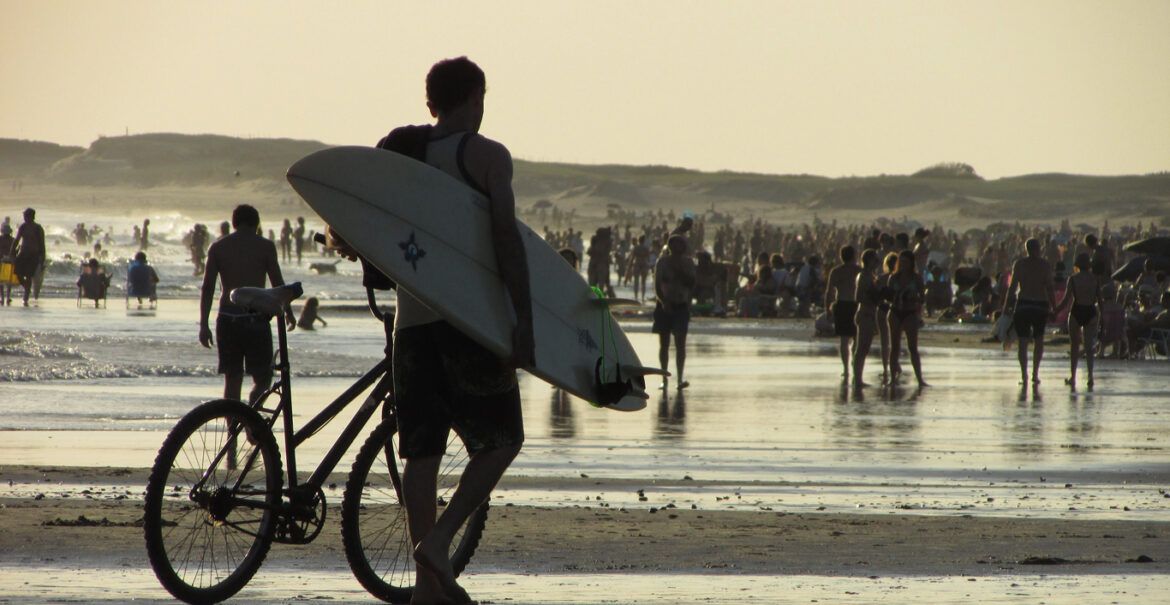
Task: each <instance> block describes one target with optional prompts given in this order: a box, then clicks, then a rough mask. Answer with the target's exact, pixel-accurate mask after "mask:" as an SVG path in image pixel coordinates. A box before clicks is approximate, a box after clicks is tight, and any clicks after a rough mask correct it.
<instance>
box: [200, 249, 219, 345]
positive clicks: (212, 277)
mask: <svg viewBox="0 0 1170 605" xmlns="http://www.w3.org/2000/svg"><path fill="white" fill-rule="evenodd" d="M217 252H218V250H217V248H216V247H215V246H214V245H213V246H212V247H211V250H209V251H208V252H207V264H206V265H204V268H203V287H202V288H201V289H200V293H199V344H202V345H203V346H205V347H210V346H211V345H212V339H211V326H210V324H208V317H209V316H210V315H211V302H212V300H214V299H215V282H216V280H217V279H219V260H217V259H218V258H219V255H218V254H217Z"/></svg>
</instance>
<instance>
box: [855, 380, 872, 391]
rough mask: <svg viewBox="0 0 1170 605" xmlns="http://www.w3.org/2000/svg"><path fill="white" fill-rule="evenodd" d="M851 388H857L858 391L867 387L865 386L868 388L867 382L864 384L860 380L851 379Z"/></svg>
mask: <svg viewBox="0 0 1170 605" xmlns="http://www.w3.org/2000/svg"><path fill="white" fill-rule="evenodd" d="M853 386H854V387H856V388H858V389H860V388H862V387H867V386H869V383H868V382H864V381H862V380H861V379H860V378H854V379H853Z"/></svg>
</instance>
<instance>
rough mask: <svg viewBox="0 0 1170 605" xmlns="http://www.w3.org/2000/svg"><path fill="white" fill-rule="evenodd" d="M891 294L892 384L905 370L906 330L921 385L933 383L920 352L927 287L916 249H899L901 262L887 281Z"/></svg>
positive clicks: (907, 345)
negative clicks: (917, 266) (916, 264)
mask: <svg viewBox="0 0 1170 605" xmlns="http://www.w3.org/2000/svg"><path fill="white" fill-rule="evenodd" d="M887 287H888V294H889V298H890V312H889V315H888V316H887V318H886V319H887V321H888V322H889V324H890V371H891V373H892V374H891V376H890V382H889V384H890V385H895V384H897V382H898V378H899V377H900V375H901V373H902V369H901V365H900V363H899V362H898V358H899V357H900V356H901V350H902V334H905V335H906V349H907V350H908V351H909V352H910V364H911V365H912V366H913V367H914V377H915V378H917V379H918V386H919V387H927V386H930V385H929V384H927V383H926V380H925V379H923V377H922V358H921V357H920V356H919V354H918V326H919V323H920V322H921V321H922V300H923V297H924V294H925V292H926V287H925V286H924V285H923V283H922V276H921V275H919V274H918V272H917V271H916V270H915V267H914V252H912V251H910V250H908V249H903V250H902V251H901V252H899V253H898V264H897V265H895V266H894V272H893V273H891V274H890V279H889V282H888V284H887Z"/></svg>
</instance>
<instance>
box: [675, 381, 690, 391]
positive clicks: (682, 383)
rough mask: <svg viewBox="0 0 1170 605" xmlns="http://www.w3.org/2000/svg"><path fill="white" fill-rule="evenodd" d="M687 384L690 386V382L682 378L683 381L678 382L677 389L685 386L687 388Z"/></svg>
mask: <svg viewBox="0 0 1170 605" xmlns="http://www.w3.org/2000/svg"><path fill="white" fill-rule="evenodd" d="M689 386H691V383H690V382H687V381H686V380H684V381H682V382H680V383H678V390H680V391H681V390H683V389H685V388H687V387H689Z"/></svg>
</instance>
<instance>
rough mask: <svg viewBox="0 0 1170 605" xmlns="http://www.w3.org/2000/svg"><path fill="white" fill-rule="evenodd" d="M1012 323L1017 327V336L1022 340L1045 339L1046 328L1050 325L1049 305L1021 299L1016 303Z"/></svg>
mask: <svg viewBox="0 0 1170 605" xmlns="http://www.w3.org/2000/svg"><path fill="white" fill-rule="evenodd" d="M1012 323H1013V324H1014V325H1015V327H1016V336H1018V337H1020V338H1043V337H1044V326H1045V324H1047V323H1048V303H1046V302H1043V301H1038V300H1022V299H1021V300H1020V301H1018V302H1016V314H1015V316H1014V317H1013V318H1012Z"/></svg>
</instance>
